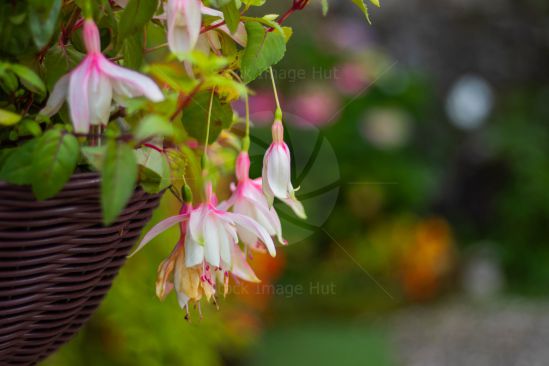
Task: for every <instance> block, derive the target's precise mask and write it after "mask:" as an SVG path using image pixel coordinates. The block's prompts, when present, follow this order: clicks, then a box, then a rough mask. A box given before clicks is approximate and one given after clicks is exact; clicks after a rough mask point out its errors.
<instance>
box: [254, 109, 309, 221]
mask: <svg viewBox="0 0 549 366" xmlns="http://www.w3.org/2000/svg"><path fill="white" fill-rule="evenodd" d="M272 134H273V142H272V143H271V146H269V149H267V152H266V153H265V157H264V158H263V173H262V186H263V193H264V194H265V197H266V198H267V201H268V202H269V205H271V206H272V204H273V200H274V197H277V198H279V199H281V200H282V201H284V202H285V203H286V204H287V205H288V206H290V207H291V208H292V210H293V211H294V212H295V214H296V215H297V216H299V217H301V218H305V217H306V215H305V209H304V208H303V205H302V204H301V202H299V201H298V200H297V198H296V197H295V189H294V187H293V186H292V182H291V179H290V178H291V158H290V149H288V145H286V143H285V142H284V127H283V126H282V121H280V120H276V121H275V122H274V123H273V126H272Z"/></svg>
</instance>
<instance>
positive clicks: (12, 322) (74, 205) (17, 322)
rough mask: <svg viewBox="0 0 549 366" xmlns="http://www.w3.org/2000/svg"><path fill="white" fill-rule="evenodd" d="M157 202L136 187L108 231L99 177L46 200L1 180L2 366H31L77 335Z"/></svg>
mask: <svg viewBox="0 0 549 366" xmlns="http://www.w3.org/2000/svg"><path fill="white" fill-rule="evenodd" d="M159 199H160V195H150V194H147V193H145V192H143V191H142V190H141V189H137V190H136V191H135V193H134V195H133V197H132V199H131V201H130V203H129V204H128V206H127V207H126V209H125V210H124V211H123V213H122V215H121V216H120V217H119V218H118V220H117V221H116V222H115V223H114V224H112V225H111V226H109V227H104V226H103V225H102V224H101V207H100V203H99V176H98V175H97V174H95V173H78V174H75V175H74V176H73V177H72V179H71V180H70V181H69V182H68V183H67V185H66V186H65V188H64V189H63V190H62V191H61V192H60V193H59V194H58V195H57V196H56V197H54V198H52V199H49V200H46V201H42V202H38V201H36V200H35V199H34V197H33V195H32V193H31V191H30V189H29V188H27V187H19V186H13V185H9V184H6V183H4V182H0V365H2V366H8V365H34V364H36V363H37V362H39V361H40V360H42V359H44V358H45V357H46V356H48V355H49V354H51V353H52V352H54V351H55V350H56V349H58V348H59V347H60V346H61V345H62V344H63V343H65V342H67V341H68V340H69V339H70V338H71V337H72V336H73V335H74V334H75V333H76V332H77V331H78V329H79V328H80V327H81V326H82V324H84V322H85V321H86V320H87V319H88V318H89V317H90V315H91V314H92V313H93V311H94V310H95V309H96V308H97V307H98V305H99V303H100V302H101V300H102V299H103V297H104V296H105V294H106V292H107V291H108V290H109V288H110V286H111V283H112V281H113V279H114V277H115V276H116V274H117V273H118V270H119V269H120V267H121V266H122V264H123V263H124V261H125V259H126V256H127V254H128V252H129V250H130V248H131V247H132V246H133V244H134V243H135V241H136V240H137V238H138V236H139V234H140V232H141V230H142V229H143V227H144V226H145V224H146V223H147V222H148V221H149V219H150V218H151V215H152V212H153V210H154V209H155V208H156V207H157V206H158V202H159Z"/></svg>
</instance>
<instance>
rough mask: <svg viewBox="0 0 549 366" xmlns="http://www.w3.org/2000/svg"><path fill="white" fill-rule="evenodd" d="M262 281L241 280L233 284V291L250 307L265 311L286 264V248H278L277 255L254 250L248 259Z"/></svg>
mask: <svg viewBox="0 0 549 366" xmlns="http://www.w3.org/2000/svg"><path fill="white" fill-rule="evenodd" d="M248 262H249V263H250V265H251V266H252V268H253V269H254V271H255V274H256V275H257V277H258V278H259V279H260V280H261V282H260V283H250V282H246V281H239V283H234V284H233V288H232V290H233V293H234V294H235V295H237V296H238V297H239V298H240V299H241V301H242V302H243V303H245V304H247V305H248V306H249V307H250V308H252V309H255V310H258V311H264V310H265V309H266V308H267V306H268V304H269V301H270V299H271V297H272V295H273V285H274V282H275V281H276V280H277V279H278V277H279V276H280V274H281V273H282V270H283V269H284V267H285V265H286V259H285V256H284V248H280V247H279V248H278V250H277V252H276V257H274V258H273V257H271V256H270V255H269V254H268V253H262V252H256V251H254V252H252V253H251V259H249V260H248Z"/></svg>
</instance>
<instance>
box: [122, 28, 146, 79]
mask: <svg viewBox="0 0 549 366" xmlns="http://www.w3.org/2000/svg"><path fill="white" fill-rule="evenodd" d="M122 55H123V56H124V66H126V67H129V68H130V69H134V70H138V69H139V68H140V67H141V64H142V63H143V36H142V35H141V34H134V35H133V36H131V37H128V38H126V39H125V40H124V44H123V46H122Z"/></svg>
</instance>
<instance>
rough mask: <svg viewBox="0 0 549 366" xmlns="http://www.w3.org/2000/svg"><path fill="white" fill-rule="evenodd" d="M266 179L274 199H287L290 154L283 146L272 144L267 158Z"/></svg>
mask: <svg viewBox="0 0 549 366" xmlns="http://www.w3.org/2000/svg"><path fill="white" fill-rule="evenodd" d="M267 159H268V162H267V176H266V177H263V179H267V181H268V183H269V187H270V188H271V190H272V192H273V194H274V195H275V197H278V198H281V199H282V198H287V197H288V184H289V183H290V169H291V166H290V154H289V152H288V150H287V149H285V148H284V146H283V144H274V145H273V149H272V150H271V152H270V154H269V155H268V157H267Z"/></svg>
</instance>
